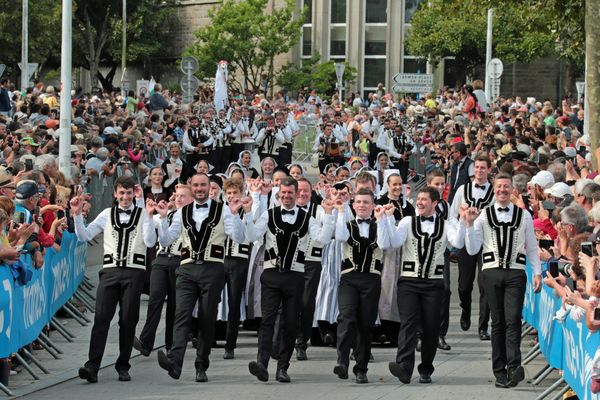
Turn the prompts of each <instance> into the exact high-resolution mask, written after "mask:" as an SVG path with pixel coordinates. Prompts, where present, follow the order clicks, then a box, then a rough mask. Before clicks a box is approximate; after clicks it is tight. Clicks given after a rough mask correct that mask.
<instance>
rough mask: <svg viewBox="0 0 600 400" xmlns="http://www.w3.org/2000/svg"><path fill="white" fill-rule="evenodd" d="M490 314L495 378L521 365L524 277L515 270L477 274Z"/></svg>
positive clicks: (491, 270)
mask: <svg viewBox="0 0 600 400" xmlns="http://www.w3.org/2000/svg"><path fill="white" fill-rule="evenodd" d="M481 277H482V278H481V280H482V282H483V285H484V288H485V293H486V295H487V298H488V301H489V303H490V310H491V312H492V368H493V370H494V375H495V376H496V377H497V378H498V377H500V376H506V374H507V368H508V369H512V368H516V367H518V366H519V365H521V313H522V312H523V301H524V299H525V287H526V285H527V276H526V275H525V271H523V270H517V269H501V268H491V269H485V270H483V271H481Z"/></svg>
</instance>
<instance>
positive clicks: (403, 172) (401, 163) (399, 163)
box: [393, 159, 410, 182]
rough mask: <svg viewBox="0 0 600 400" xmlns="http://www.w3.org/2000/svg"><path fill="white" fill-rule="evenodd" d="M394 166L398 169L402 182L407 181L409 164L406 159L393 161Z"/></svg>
mask: <svg viewBox="0 0 600 400" xmlns="http://www.w3.org/2000/svg"><path fill="white" fill-rule="evenodd" d="M393 164H394V167H395V168H397V169H398V170H399V171H400V176H401V177H402V182H408V167H409V165H410V163H409V161H408V160H404V159H401V160H396V161H394V163H393Z"/></svg>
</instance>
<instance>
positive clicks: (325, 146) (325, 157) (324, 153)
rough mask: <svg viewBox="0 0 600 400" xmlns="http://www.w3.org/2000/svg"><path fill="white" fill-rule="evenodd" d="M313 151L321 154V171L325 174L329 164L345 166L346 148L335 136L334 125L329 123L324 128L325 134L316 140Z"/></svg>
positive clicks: (322, 133) (318, 136)
mask: <svg viewBox="0 0 600 400" xmlns="http://www.w3.org/2000/svg"><path fill="white" fill-rule="evenodd" d="M313 151H314V152H318V153H319V171H320V172H321V173H325V167H326V166H327V165H328V164H331V163H335V164H338V165H340V164H343V161H344V157H343V155H344V146H343V144H342V143H341V142H340V141H339V140H338V139H337V138H336V137H335V135H333V125H332V124H331V123H330V122H328V123H326V124H325V126H324V127H323V132H321V134H319V135H317V137H316V138H315V144H314V146H313Z"/></svg>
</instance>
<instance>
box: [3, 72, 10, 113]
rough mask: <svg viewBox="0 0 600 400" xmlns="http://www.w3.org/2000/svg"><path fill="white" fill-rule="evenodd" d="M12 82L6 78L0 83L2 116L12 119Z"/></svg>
mask: <svg viewBox="0 0 600 400" xmlns="http://www.w3.org/2000/svg"><path fill="white" fill-rule="evenodd" d="M9 85H10V81H9V80H8V79H7V78H4V79H2V80H1V81H0V114H2V115H5V116H7V117H10V111H11V105H10V96H9V94H8V86H9Z"/></svg>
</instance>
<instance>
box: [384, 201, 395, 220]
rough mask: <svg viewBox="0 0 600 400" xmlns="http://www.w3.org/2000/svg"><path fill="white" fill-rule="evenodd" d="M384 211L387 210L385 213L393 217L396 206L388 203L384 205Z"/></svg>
mask: <svg viewBox="0 0 600 400" xmlns="http://www.w3.org/2000/svg"><path fill="white" fill-rule="evenodd" d="M383 211H384V212H385V215H387V216H388V217H391V216H392V215H394V213H395V212H396V207H395V206H394V205H393V204H392V203H388V204H385V205H384V206H383Z"/></svg>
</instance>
